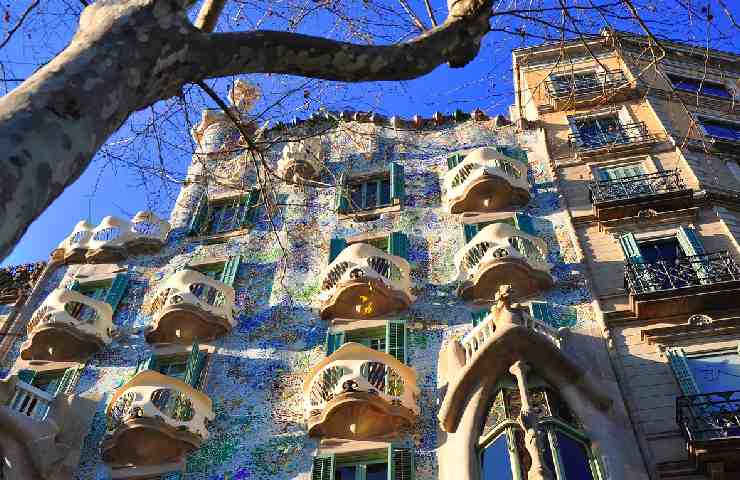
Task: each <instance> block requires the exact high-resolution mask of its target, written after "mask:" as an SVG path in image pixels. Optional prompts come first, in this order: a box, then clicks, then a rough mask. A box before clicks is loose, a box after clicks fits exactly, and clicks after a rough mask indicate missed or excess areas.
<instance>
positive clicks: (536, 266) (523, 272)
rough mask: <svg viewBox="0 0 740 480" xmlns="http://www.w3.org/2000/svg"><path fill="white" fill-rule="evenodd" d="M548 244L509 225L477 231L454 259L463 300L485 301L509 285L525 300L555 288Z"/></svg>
mask: <svg viewBox="0 0 740 480" xmlns="http://www.w3.org/2000/svg"><path fill="white" fill-rule="evenodd" d="M547 251H548V249H547V244H546V243H545V242H544V241H543V240H542V239H540V238H537V237H535V236H532V235H529V234H527V233H524V232H522V231H520V230H518V229H517V228H515V227H513V226H512V225H509V224H508V223H494V224H493V225H488V226H486V227H485V228H483V229H482V230H480V231H479V232H478V233H477V234H476V235H475V237H473V238H472V239H471V240H470V241H469V242H468V243H467V245H465V247H463V248H462V249H461V250H460V251H458V252H457V254H456V255H455V265H456V266H457V270H458V272H459V277H458V280H459V281H460V282H461V285H460V288H459V294H460V296H461V297H462V298H464V299H466V300H474V299H480V300H488V299H490V292H492V291H496V290H497V289H498V287H499V286H500V285H504V284H506V285H511V286H512V287H513V289H514V291H516V293H517V295H519V296H520V298H525V297H528V296H530V295H533V294H535V293H537V292H539V291H542V290H546V289H548V288H550V287H551V286H552V285H553V284H554V280H553V278H552V275H550V267H551V265H550V264H549V263H548V262H547V261H546V260H545V259H546V256H547Z"/></svg>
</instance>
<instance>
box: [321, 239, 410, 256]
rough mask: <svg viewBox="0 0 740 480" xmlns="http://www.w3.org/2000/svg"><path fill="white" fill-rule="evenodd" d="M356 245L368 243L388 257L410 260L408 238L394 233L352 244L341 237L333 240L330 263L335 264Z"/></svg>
mask: <svg viewBox="0 0 740 480" xmlns="http://www.w3.org/2000/svg"><path fill="white" fill-rule="evenodd" d="M355 243H367V244H368V245H372V246H373V247H375V248H377V249H378V250H382V251H384V252H387V253H388V255H395V256H397V257H401V258H404V259H407V260H408V253H409V239H408V236H407V235H406V234H405V233H401V232H392V233H390V234H388V235H386V236H383V237H375V238H370V239H362V240H357V241H352V242H347V240H346V239H344V238H341V237H335V238H332V239H331V240H330V242H329V263H331V262H333V261H334V260H335V259H336V258H337V257H338V256H339V254H340V253H342V250H344V249H345V248H347V246H348V245H353V244H355Z"/></svg>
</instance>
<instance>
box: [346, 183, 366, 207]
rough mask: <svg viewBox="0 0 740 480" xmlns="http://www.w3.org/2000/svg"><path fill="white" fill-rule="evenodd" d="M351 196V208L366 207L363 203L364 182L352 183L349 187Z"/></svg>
mask: <svg viewBox="0 0 740 480" xmlns="http://www.w3.org/2000/svg"><path fill="white" fill-rule="evenodd" d="M349 198H350V205H349V208H350V210H357V209H361V208H364V204H363V203H362V184H359V185H350V187H349Z"/></svg>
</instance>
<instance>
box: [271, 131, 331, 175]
mask: <svg viewBox="0 0 740 480" xmlns="http://www.w3.org/2000/svg"><path fill="white" fill-rule="evenodd" d="M323 169H324V161H323V155H322V150H321V139H319V138H318V137H312V138H306V139H304V140H301V141H300V142H290V143H288V144H287V145H285V147H284V148H283V155H282V157H281V158H280V161H279V162H278V175H279V176H281V177H282V178H284V179H286V180H288V181H291V182H293V183H299V182H301V181H302V180H309V179H313V178H316V177H317V176H318V175H319V174H320V173H321V171H322V170H323Z"/></svg>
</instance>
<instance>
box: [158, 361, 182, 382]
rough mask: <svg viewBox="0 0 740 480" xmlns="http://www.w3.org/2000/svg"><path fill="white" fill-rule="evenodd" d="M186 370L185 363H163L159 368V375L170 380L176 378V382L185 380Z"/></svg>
mask: <svg viewBox="0 0 740 480" xmlns="http://www.w3.org/2000/svg"><path fill="white" fill-rule="evenodd" d="M186 370H187V363H186V362H182V363H180V362H178V363H165V364H163V365H162V366H161V367H160V369H159V373H161V374H162V375H167V376H170V377H172V378H177V379H178V380H182V379H183V378H185V371H186Z"/></svg>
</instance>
